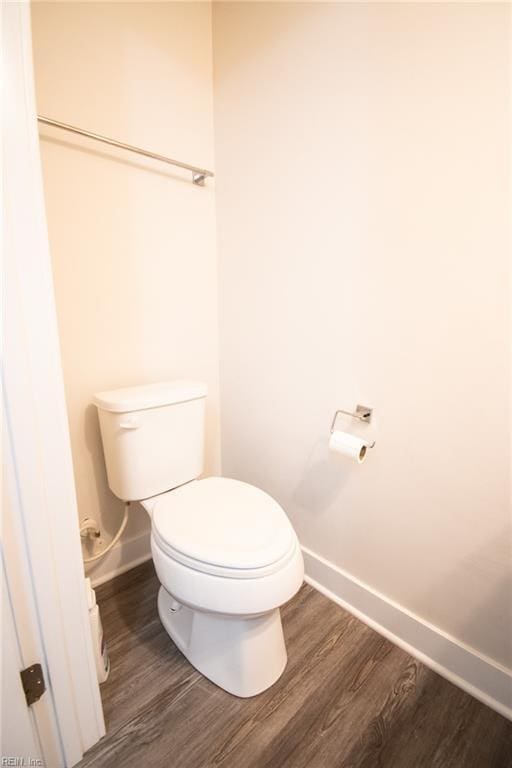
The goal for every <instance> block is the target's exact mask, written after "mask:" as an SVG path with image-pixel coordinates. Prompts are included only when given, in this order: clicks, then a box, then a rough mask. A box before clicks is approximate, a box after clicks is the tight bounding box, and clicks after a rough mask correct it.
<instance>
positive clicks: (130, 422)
mask: <svg viewBox="0 0 512 768" xmlns="http://www.w3.org/2000/svg"><path fill="white" fill-rule="evenodd" d="M119 427H120V428H121V429H138V428H139V427H140V422H138V421H135V419H126V420H125V421H120V422H119Z"/></svg>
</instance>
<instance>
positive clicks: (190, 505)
mask: <svg viewBox="0 0 512 768" xmlns="http://www.w3.org/2000/svg"><path fill="white" fill-rule="evenodd" d="M205 399H206V385H205V384H203V383H202V382H196V381H171V382H162V383H158V384H149V385H143V386H138V387H128V388H123V389H118V390H112V391H109V392H100V393H98V394H96V395H95V396H94V404H95V405H96V406H97V408H98V415H99V421H100V430H101V437H102V443H103V451H104V455H105V464H106V469H107V478H108V484H109V487H110V489H111V490H112V491H113V493H115V495H116V496H118V498H120V499H123V500H124V501H139V502H140V503H141V504H142V506H143V507H144V509H145V510H146V511H147V512H148V513H149V515H150V517H151V552H152V556H153V562H154V565H155V570H156V573H157V576H158V579H159V581H160V584H161V587H160V591H159V594H158V613H159V616H160V619H161V621H162V624H163V626H164V628H165V629H166V631H167V633H168V634H169V635H170V637H171V638H172V640H173V641H174V643H175V644H176V646H177V647H178V648H179V650H180V651H181V652H182V653H183V654H184V656H186V658H187V659H188V660H189V661H190V663H191V664H193V666H194V667H196V669H198V670H199V671H200V672H201V673H202V674H203V675H205V677H207V678H209V679H210V680H212V681H213V682H214V683H216V684H217V685H219V686H220V687H221V688H224V690H226V691H228V692H229V693H232V694H234V695H236V696H243V697H247V696H254V695H256V694H258V693H261V692H262V691H264V690H265V689H266V688H268V687H269V686H270V685H272V684H273V683H274V682H275V681H276V680H277V679H278V678H279V676H280V675H281V673H282V672H283V670H284V668H285V666H286V648H285V643H284V637H283V630H282V626H281V616H280V610H279V609H280V607H281V606H282V605H284V603H286V602H287V601H288V600H290V598H292V597H293V595H295V593H296V592H297V591H298V590H299V589H300V586H301V584H302V579H303V575H304V564H303V560H302V553H301V550H300V547H299V543H298V540H297V536H296V534H295V531H294V530H293V527H292V525H291V523H290V521H289V519H288V517H287V516H286V514H285V512H284V511H283V510H282V508H281V507H280V506H279V504H278V503H277V502H276V501H275V500H274V499H272V497H271V496H269V495H268V494H267V493H265V492H264V491H262V490H260V489H259V488H256V487H254V486H252V485H249V484H248V483H244V482H241V481H238V480H230V479H227V478H222V477H209V478H206V479H198V478H199V477H200V476H201V473H202V471H203V465H204V457H203V453H204V451H203V447H204V408H205Z"/></svg>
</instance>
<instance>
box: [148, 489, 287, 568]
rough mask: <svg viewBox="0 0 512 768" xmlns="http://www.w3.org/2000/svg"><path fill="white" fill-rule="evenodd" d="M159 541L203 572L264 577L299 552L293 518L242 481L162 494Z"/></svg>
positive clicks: (155, 530)
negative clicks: (290, 519) (289, 518)
mask: <svg viewBox="0 0 512 768" xmlns="http://www.w3.org/2000/svg"><path fill="white" fill-rule="evenodd" d="M152 519H153V525H152V536H153V543H154V545H156V546H157V547H158V549H159V550H161V551H162V552H164V553H165V554H166V555H167V556H168V557H171V558H172V559H173V560H175V561H177V562H179V563H181V564H182V565H184V566H187V567H188V568H193V569H194V570H197V571H201V572H203V573H207V574H211V575H215V576H222V577H224V578H234V579H248V578H249V579H254V578H261V577H264V576H267V575H270V574H273V573H276V572H277V571H279V570H281V569H283V568H285V567H286V565H287V563H288V562H289V560H290V559H291V558H293V557H294V555H295V553H296V550H297V546H298V545H297V537H296V534H295V531H294V530H293V528H292V526H291V523H290V521H289V520H288V517H287V516H286V514H285V513H284V511H283V510H282V509H281V507H280V506H279V504H277V502H276V501H274V499H272V498H271V497H270V496H269V495H268V494H266V493H265V492H264V491H262V490H260V489H259V488H255V487H254V486H252V485H249V484H247V483H243V482H240V481H238V480H230V479H227V478H222V477H210V478H207V479H205V480H198V481H194V482H192V483H187V484H186V485H184V486H181V487H180V488H176V489H174V490H173V491H171V492H169V493H166V494H163V495H162V496H160V497H159V498H158V499H157V500H156V503H155V505H154V508H153V515H152Z"/></svg>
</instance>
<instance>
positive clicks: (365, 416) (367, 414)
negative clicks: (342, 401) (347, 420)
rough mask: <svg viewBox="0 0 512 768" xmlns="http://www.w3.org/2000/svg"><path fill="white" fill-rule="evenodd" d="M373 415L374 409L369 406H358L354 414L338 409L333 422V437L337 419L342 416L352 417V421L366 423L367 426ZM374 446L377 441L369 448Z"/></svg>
mask: <svg viewBox="0 0 512 768" xmlns="http://www.w3.org/2000/svg"><path fill="white" fill-rule="evenodd" d="M372 413H373V408H370V407H369V406H367V405H356V410H355V411H353V412H352V411H344V410H342V409H341V408H338V410H337V411H336V412H335V414H334V416H333V419H332V422H331V435H332V433H333V432H334V429H335V427H336V419H337V418H338V416H339V415H340V414H343V415H344V416H350V417H351V418H352V419H359V421H364V422H365V423H366V424H369V423H370V422H371V420H372ZM374 445H375V440H373V441H372V442H369V443H368V444H367V446H368V448H373V447H374Z"/></svg>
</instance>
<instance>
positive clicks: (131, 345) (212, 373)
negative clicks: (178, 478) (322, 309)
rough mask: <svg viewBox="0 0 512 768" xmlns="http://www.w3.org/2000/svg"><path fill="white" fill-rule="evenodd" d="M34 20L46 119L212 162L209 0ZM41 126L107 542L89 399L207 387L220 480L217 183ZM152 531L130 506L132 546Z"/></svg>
mask: <svg viewBox="0 0 512 768" xmlns="http://www.w3.org/2000/svg"><path fill="white" fill-rule="evenodd" d="M32 23H33V43H34V58H35V74H36V86H37V101H38V110H39V113H41V114H43V115H47V116H49V117H52V118H55V119H57V120H60V121H63V122H67V123H71V124H72V125H78V126H81V127H83V128H86V129H89V130H92V131H95V132H97V133H102V134H104V135H107V136H112V137H115V138H118V139H120V140H122V141H125V142H127V143H132V144H135V145H138V146H141V147H146V148H148V149H150V150H153V151H155V152H160V153H162V154H166V155H170V156H171V157H175V158H177V159H181V160H184V161H188V162H190V163H193V164H197V165H200V166H203V167H206V168H210V167H212V166H213V123H212V115H213V109H212V63H211V62H212V51H211V9H210V5H209V3H155V4H153V3H113V4H109V3H78V4H74V3H54V4H51V3H50V4H49V3H37V4H35V5H33V7H32ZM41 133H42V135H43V139H42V141H41V149H42V155H43V172H44V183H45V196H46V208H47V215H48V226H49V236H50V246H51V253H52V260H53V270H54V281H55V292H56V301H57V309H58V318H59V330H60V340H61V349H62V362H63V368H64V377H65V384H66V397H67V404H68V412H69V423H70V430H71V440H72V450H73V460H74V469H75V477H76V488H77V495H78V506H79V515H80V518H84V517H86V516H90V517H95V518H96V519H98V520H99V522H100V523H101V526H102V529H103V534H102V540H101V541H100V542H98V546H100V547H101V546H103V545H104V543H106V542H108V541H109V540H110V539H111V538H112V535H113V534H114V533H115V532H116V530H117V528H118V526H119V522H120V519H121V516H122V504H121V502H120V501H119V500H117V499H116V498H115V497H114V496H113V495H112V493H111V492H110V491H109V489H108V486H107V482H106V476H105V469H104V462H103V455H102V449H101V443H100V436H99V430H98V422H97V414H96V412H95V408H94V407H93V406H91V405H90V403H91V395H92V394H93V393H94V392H96V391H98V390H104V389H110V388H114V387H121V386H128V385H134V384H138V383H141V384H142V383H145V382H152V381H160V380H165V379H172V378H180V377H187V378H198V379H201V380H204V381H207V383H208V386H209V390H210V394H209V400H208V417H207V430H208V441H207V467H206V468H207V471H208V472H218V471H219V415H218V397H219V396H218V338H217V336H218V332H217V270H216V251H215V212H214V185H213V182H211V181H210V182H208V184H207V186H206V187H204V188H200V187H196V186H193V185H192V183H191V181H190V178H191V177H190V174H189V173H182V172H180V171H179V170H177V169H176V170H173V169H171V168H170V167H169V168H168V167H166V166H164V165H162V164H161V163H152V162H151V161H147V162H146V161H144V159H142V158H138V157H137V156H132V155H128V154H127V153H126V152H121V151H116V150H111V149H109V148H108V147H102V146H101V145H98V144H96V143H93V142H91V141H87V140H80V139H78V138H74V137H72V136H70V135H69V134H67V133H64V132H62V131H58V130H55V129H43V130H42V131H41ZM147 528H148V520H147V519H146V516H145V513H144V512H143V511H142V509H141V508H140V507H135V508H133V511H132V520H131V522H130V526H129V528H128V529H127V531H126V532H125V535H124V539H125V542H126V541H128V540H129V539H131V538H132V537H136V536H137V534H138V532H140V531H142V530H147ZM130 551H131V550H130ZM135 551H136V552H140V548H137V547H136V548H135ZM99 567H100V568H104V567H105V565H104V562H102V563H101V564H100V566H99ZM97 571H98V568H96V567H95V568H94V569H93V573H94V572H97Z"/></svg>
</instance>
